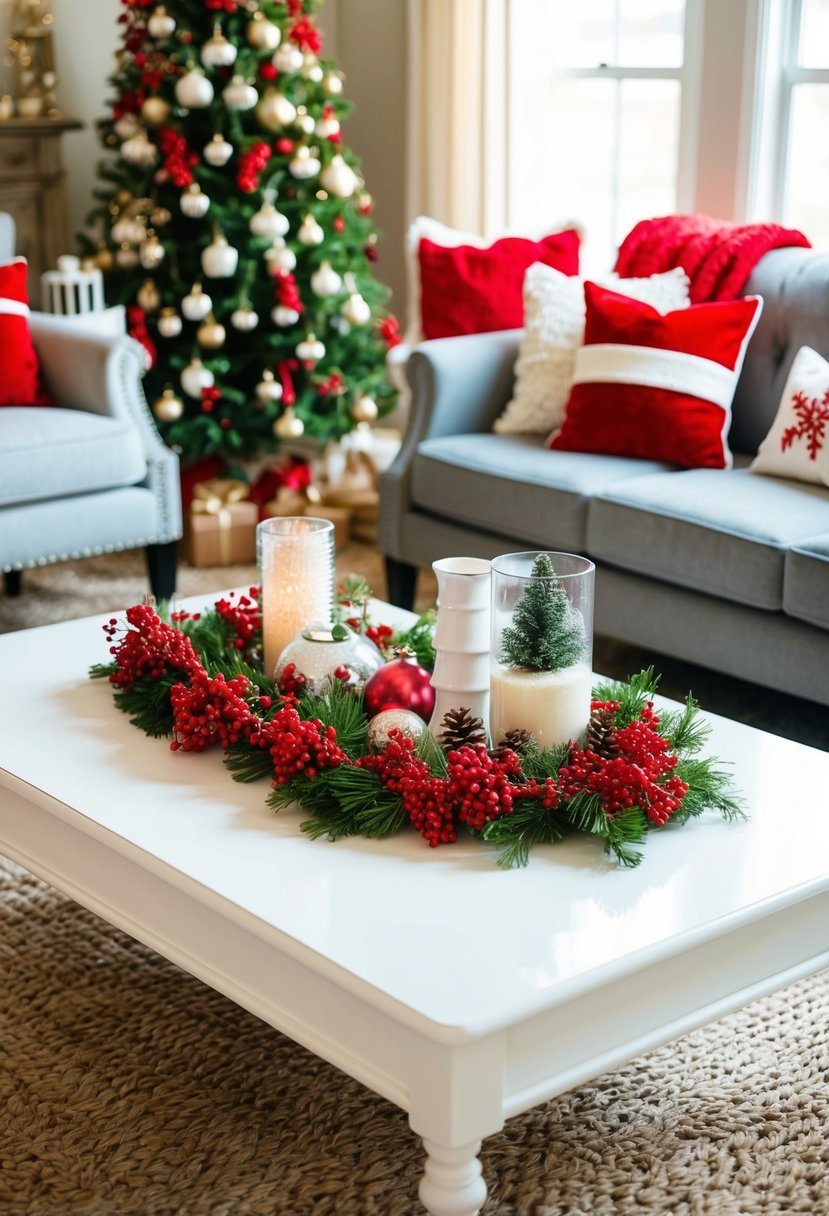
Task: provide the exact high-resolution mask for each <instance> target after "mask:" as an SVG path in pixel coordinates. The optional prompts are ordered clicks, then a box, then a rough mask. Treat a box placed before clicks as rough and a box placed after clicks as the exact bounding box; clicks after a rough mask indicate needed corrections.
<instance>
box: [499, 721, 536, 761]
mask: <svg viewBox="0 0 829 1216" xmlns="http://www.w3.org/2000/svg"><path fill="white" fill-rule="evenodd" d="M530 739H532V733H531V732H530V731H528V730H521V729H520V728H519V729H518V730H508V731H507V733H506V734H505V735H504V737H503V739H502V740H501V741H500V743H499V744H498V746H497V747H496V749H495V754H496V755H498V756H500V754H501V752H503V751H505V750H506V749H507V748H509V749H510V750H511V751H514V752H520V751H521V748H522V747H523V746H524V744H525V743H529V741H530Z"/></svg>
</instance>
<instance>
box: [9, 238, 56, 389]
mask: <svg viewBox="0 0 829 1216" xmlns="http://www.w3.org/2000/svg"><path fill="white" fill-rule="evenodd" d="M28 273H29V267H28V263H27V262H26V259H25V258H15V259H14V261H12V262H7V263H6V264H5V265H3V266H0V406H6V405H45V404H47V403H48V397H47V395H46V393H45V392H44V389H43V385H42V382H41V379H40V363H39V362H38V358H37V355H36V353H35V348H34V346H33V345H32V336H31V334H30V333H29V297H28V294H27V291H26V280H27V277H28Z"/></svg>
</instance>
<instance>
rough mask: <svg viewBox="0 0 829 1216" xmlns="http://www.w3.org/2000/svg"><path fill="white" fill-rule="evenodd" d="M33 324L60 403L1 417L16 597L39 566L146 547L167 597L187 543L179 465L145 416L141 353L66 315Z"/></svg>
mask: <svg viewBox="0 0 829 1216" xmlns="http://www.w3.org/2000/svg"><path fill="white" fill-rule="evenodd" d="M30 326H31V332H32V338H33V341H34V345H35V349H36V350H37V353H38V357H39V359H40V362H41V366H42V368H43V373H44V376H45V379H46V383H47V387H48V389H49V392H50V394H51V396H52V398H53V400H54V402H55V404H54V406H50V407H45V408H41V407H20V408H7V409H0V570H2V571H3V573H4V578H5V584H6V590H7V592H8V593H10V594H16V593H18V592H19V591H20V586H21V572H22V571H24V570H26V569H30V568H32V567H35V566H45V565H49V564H51V563H52V562H62V561H70V560H72V559H75V558H80V557H90V556H93V555H95V554H102V553H113V552H116V551H118V550H122V549H133V548H145V549H146V552H147V562H148V570H149V580H150V586H151V588H152V591H153V594H154V595H155V596H156V597H157V598H158V599H167V598H169V597H170V596H171V595H172V594H173V592H174V590H175V578H176V548H177V544H176V542H177V540H178V538H179V537H180V536H181V496H180V487H179V476H178V457H177V456H176V455H175V453H174V452H172V451H170V449H169V448H167V447H166V446H165V445H164V444H163V443H162V441H161V439H160V437H159V434H158V431H157V429H156V426H155V422H154V420H153V418H152V415H151V413H150V411H149V409H148V407H147V402H146V399H145V397H144V391H143V388H142V385H141V379H142V375H143V370H144V369H143V359H144V352H143V350H142V349H141V347H140V346H139V345H138V344H137V343H136V342H133V341H132V339H130V338H123V337H115V338H107V337H97V336H92V335H90V334H89V333H86V332H83V331H82V330H81V329H80V328H79V327H78V322H77V321H71V320H67V319H66V318H63V317H52V316H48V315H46V314H42V313H41V314H38V313H32V314H31V316H30ZM0 374H2V373H1V372H0Z"/></svg>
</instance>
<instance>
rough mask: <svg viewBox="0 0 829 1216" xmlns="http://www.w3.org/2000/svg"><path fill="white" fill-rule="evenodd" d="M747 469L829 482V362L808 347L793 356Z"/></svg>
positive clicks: (776, 475) (820, 482) (828, 483)
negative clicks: (771, 417)
mask: <svg viewBox="0 0 829 1216" xmlns="http://www.w3.org/2000/svg"><path fill="white" fill-rule="evenodd" d="M751 472H752V473H770V474H771V475H772V476H773V477H789V478H793V479H795V480H797V481H812V482H816V483H817V485H827V486H829V363H827V361H826V360H825V359H824V358H823V356H822V355H819V354H818V352H817V351H816V350H812V348H811V346H801V348H800V350H799V351H798V352H797V354H796V355H795V359H794V363H792V366H791V370H790V371H789V375H788V379H787V380H786V386H785V388H784V389H783V396H782V397H781V398H780V405H779V406H778V408H777V416H776V418H775V419H774V422H773V423H772V424H771V429H770V430H769V433H768V435H766V437H765V439H764V440H763V442H762V443H761V444H760V450H759V452H758V453H757V455H756V456H755V458H754V460H753V461H752V464H751Z"/></svg>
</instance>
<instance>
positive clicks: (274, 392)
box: [255, 367, 282, 405]
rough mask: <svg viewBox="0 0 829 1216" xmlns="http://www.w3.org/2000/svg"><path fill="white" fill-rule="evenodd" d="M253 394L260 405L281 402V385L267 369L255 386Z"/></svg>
mask: <svg viewBox="0 0 829 1216" xmlns="http://www.w3.org/2000/svg"><path fill="white" fill-rule="evenodd" d="M255 392H256V400H257V401H260V402H261V403H262V405H267V404H268V403H269V402H271V401H281V400H282V385H281V384H280V383H279V381H278V380H276V379H275V378H274V374H273V372H272V371H271V369H270V368H269V367H268V368H266V369H265V371H264V372H263V373H262V379H261V380H260V381H259V383H258V384H257V386H256V389H255Z"/></svg>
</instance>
